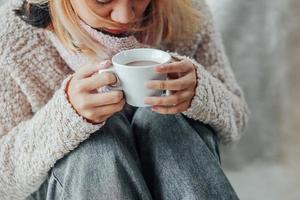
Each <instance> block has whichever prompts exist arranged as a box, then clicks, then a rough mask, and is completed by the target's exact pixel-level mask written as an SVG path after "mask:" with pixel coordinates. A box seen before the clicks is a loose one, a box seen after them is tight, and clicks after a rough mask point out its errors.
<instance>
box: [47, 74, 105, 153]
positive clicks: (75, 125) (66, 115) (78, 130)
mask: <svg viewBox="0 0 300 200" xmlns="http://www.w3.org/2000/svg"><path fill="white" fill-rule="evenodd" d="M71 77H72V76H69V77H67V78H66V79H65V80H64V81H63V83H62V86H61V88H60V89H58V90H57V91H56V93H55V94H54V96H53V99H52V100H53V104H52V106H53V107H52V106H51V107H52V109H54V110H55V113H53V112H51V115H52V116H51V117H54V118H56V119H55V120H54V121H56V123H55V124H56V126H57V124H60V126H59V127H57V128H59V129H60V130H59V138H60V141H61V142H62V143H63V144H64V145H63V146H64V148H65V150H67V151H71V150H73V149H74V148H75V147H77V145H78V144H79V143H80V142H82V141H84V140H85V139H87V138H88V137H89V136H90V134H91V133H94V132H95V131H97V130H98V129H100V128H101V127H102V126H103V125H104V124H105V121H104V122H102V123H100V124H92V123H89V122H88V121H87V120H86V119H85V118H84V117H82V116H80V115H79V114H78V113H77V112H76V111H75V110H74V108H73V106H72V105H71V104H70V102H69V100H68V97H67V94H66V92H65V91H66V87H67V84H68V82H69V81H70V79H71ZM57 128H56V129H57Z"/></svg>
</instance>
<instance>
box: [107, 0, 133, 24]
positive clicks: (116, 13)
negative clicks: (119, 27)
mask: <svg viewBox="0 0 300 200" xmlns="http://www.w3.org/2000/svg"><path fill="white" fill-rule="evenodd" d="M135 17H136V16H135V10H134V7H133V6H132V3H129V2H128V1H123V3H120V4H118V5H116V6H115V7H114V8H113V10H112V12H111V19H112V20H113V21H115V22H118V23H121V24H128V23H130V22H132V21H133V20H134V19H135Z"/></svg>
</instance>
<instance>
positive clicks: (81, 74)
mask: <svg viewBox="0 0 300 200" xmlns="http://www.w3.org/2000/svg"><path fill="white" fill-rule="evenodd" d="M109 66H111V61H110V60H106V61H103V62H101V63H99V64H97V65H96V64H95V65H89V66H85V67H81V68H79V69H78V71H76V73H75V76H74V78H76V79H77V80H80V79H84V78H86V77H89V76H91V75H93V74H94V73H96V72H98V71H99V70H100V69H105V68H108V67H109Z"/></svg>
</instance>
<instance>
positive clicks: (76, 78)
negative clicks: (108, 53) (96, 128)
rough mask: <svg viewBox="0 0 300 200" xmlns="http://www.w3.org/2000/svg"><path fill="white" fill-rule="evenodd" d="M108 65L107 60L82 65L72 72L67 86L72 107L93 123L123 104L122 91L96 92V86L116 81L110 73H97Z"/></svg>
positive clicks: (101, 120)
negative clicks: (86, 65) (95, 63)
mask: <svg viewBox="0 0 300 200" xmlns="http://www.w3.org/2000/svg"><path fill="white" fill-rule="evenodd" d="M109 66H111V62H110V61H109V60H107V61H104V62H102V63H100V65H99V66H95V65H94V66H90V67H82V68H80V69H79V70H78V71H76V72H75V73H74V74H73V77H72V79H71V80H70V82H69V85H68V87H67V91H66V92H67V95H68V98H69V101H70V103H71V104H72V106H73V108H74V109H75V110H76V111H77V113H78V114H79V115H81V116H83V117H84V118H86V119H87V120H88V121H89V122H91V123H94V124H98V123H101V122H103V121H105V120H106V119H108V118H109V117H110V116H112V115H113V114H114V113H116V112H119V111H121V110H122V109H123V107H124V105H125V99H124V95H123V92H122V91H110V92H105V93H98V92H97V89H98V88H101V87H103V86H107V85H112V84H115V83H116V82H117V78H116V76H115V75H114V74H112V73H101V74H99V73H97V72H98V71H99V70H100V69H104V68H108V67H109Z"/></svg>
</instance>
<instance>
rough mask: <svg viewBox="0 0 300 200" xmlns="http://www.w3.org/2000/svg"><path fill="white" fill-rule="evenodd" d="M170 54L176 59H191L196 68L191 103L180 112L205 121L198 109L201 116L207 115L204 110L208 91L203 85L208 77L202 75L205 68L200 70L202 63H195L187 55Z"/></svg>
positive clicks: (205, 118)
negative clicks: (195, 83)
mask: <svg viewBox="0 0 300 200" xmlns="http://www.w3.org/2000/svg"><path fill="white" fill-rule="evenodd" d="M170 55H171V56H172V57H174V58H176V59H178V60H184V59H188V60H189V61H191V62H192V63H193V64H194V66H195V69H196V76H197V86H196V89H195V95H194V97H193V99H192V101H191V105H190V107H189V108H188V109H187V110H186V111H184V112H182V114H184V115H186V116H187V117H189V118H192V119H197V120H199V117H200V120H201V121H202V122H203V123H207V122H206V121H207V119H208V118H207V117H201V116H199V111H200V112H201V113H202V114H203V116H204V115H205V116H207V115H209V112H207V111H205V107H206V105H207V104H208V98H207V97H208V91H207V88H206V87H205V85H206V84H205V83H206V82H208V78H207V76H204V73H205V72H204V73H203V71H205V70H201V68H203V66H202V65H200V64H199V63H197V62H196V61H195V60H193V59H191V58H189V57H187V56H182V55H179V54H178V53H170ZM204 112H206V114H205V113H204Z"/></svg>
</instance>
